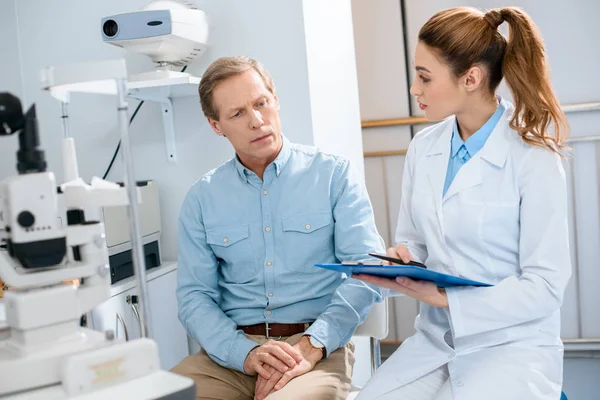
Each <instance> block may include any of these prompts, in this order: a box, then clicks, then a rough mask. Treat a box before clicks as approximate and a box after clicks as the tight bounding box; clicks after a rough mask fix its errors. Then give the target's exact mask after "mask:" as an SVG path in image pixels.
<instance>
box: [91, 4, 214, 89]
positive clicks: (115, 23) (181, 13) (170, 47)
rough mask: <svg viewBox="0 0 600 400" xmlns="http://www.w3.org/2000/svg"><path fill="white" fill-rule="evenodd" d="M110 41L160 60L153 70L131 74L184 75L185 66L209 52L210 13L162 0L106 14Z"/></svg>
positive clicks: (141, 77)
mask: <svg viewBox="0 0 600 400" xmlns="http://www.w3.org/2000/svg"><path fill="white" fill-rule="evenodd" d="M101 30H102V38H103V40H104V41H105V42H106V43H110V44H113V45H115V46H120V47H123V48H124V49H126V50H129V51H132V52H134V53H140V54H145V55H147V56H149V57H150V58H151V59H152V61H154V62H155V63H157V64H158V66H157V69H156V70H154V71H152V72H147V73H142V74H138V75H136V76H133V77H131V78H130V80H132V81H136V80H151V79H163V78H173V77H177V76H182V75H183V74H182V73H180V72H177V71H173V70H172V69H173V68H177V69H181V68H182V67H183V66H185V65H187V64H189V63H190V62H192V61H193V60H195V59H196V58H198V57H200V56H202V55H203V54H204V53H205V52H206V48H207V46H208V31H209V25H208V21H207V18H206V14H205V13H204V11H202V10H198V9H194V8H191V7H189V6H186V5H184V4H182V2H178V1H174V0H171V1H168V0H159V1H154V2H152V3H150V4H149V5H148V6H146V7H145V8H144V9H143V10H142V11H137V12H131V13H126V14H119V15H112V16H110V17H106V18H102V23H101Z"/></svg>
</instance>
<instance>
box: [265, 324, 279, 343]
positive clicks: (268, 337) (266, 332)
mask: <svg viewBox="0 0 600 400" xmlns="http://www.w3.org/2000/svg"><path fill="white" fill-rule="evenodd" d="M269 332H271V326H270V324H269V323H268V322H265V337H266V338H267V339H269V340H276V341H279V340H281V336H279V337H277V338H274V337H271V335H270V333H269Z"/></svg>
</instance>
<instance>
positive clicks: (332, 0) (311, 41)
mask: <svg viewBox="0 0 600 400" xmlns="http://www.w3.org/2000/svg"><path fill="white" fill-rule="evenodd" d="M303 3H304V8H303V11H304V28H305V34H306V50H307V51H306V53H307V66H308V76H309V87H310V93H311V98H310V102H311V112H312V130H313V134H314V138H315V145H316V146H318V147H319V148H321V149H323V151H327V152H330V153H334V154H340V155H343V156H345V157H347V158H349V159H350V160H351V162H352V164H353V167H354V168H355V169H357V170H358V171H359V173H360V174H361V175H364V163H363V146H362V141H361V140H360V137H361V130H360V114H359V103H358V82H357V77H356V61H355V60H356V56H355V53H354V38H353V28H352V8H351V3H350V2H349V1H348V0H328V1H327V2H323V1H321V0H308V1H304V2H303ZM356 138H358V140H356Z"/></svg>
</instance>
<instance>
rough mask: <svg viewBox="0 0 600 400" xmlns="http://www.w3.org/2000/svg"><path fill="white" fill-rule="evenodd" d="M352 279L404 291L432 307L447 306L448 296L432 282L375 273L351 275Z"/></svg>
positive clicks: (400, 291)
mask: <svg viewBox="0 0 600 400" xmlns="http://www.w3.org/2000/svg"><path fill="white" fill-rule="evenodd" d="M352 277H353V278H354V279H358V280H361V281H363V282H366V283H370V284H371V285H375V286H381V287H384V288H388V289H392V290H395V291H396V292H399V293H404V294H405V295H407V296H410V297H412V298H414V299H417V300H419V301H422V302H423V303H427V304H429V305H432V306H434V307H443V308H448V296H447V295H446V290H445V289H443V288H440V287H437V285H436V284H435V283H433V282H429V281H415V280H413V279H410V278H406V277H398V278H396V279H389V278H383V277H380V276H375V275H365V274H357V275H352Z"/></svg>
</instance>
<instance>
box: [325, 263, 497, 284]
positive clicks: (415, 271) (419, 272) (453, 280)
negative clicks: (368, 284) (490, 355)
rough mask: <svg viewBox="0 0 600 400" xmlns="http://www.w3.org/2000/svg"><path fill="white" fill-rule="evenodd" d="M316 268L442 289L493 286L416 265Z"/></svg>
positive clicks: (327, 266) (346, 264)
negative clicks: (417, 282)
mask: <svg viewBox="0 0 600 400" xmlns="http://www.w3.org/2000/svg"><path fill="white" fill-rule="evenodd" d="M315 266H316V267H319V268H324V269H328V270H332V271H337V272H343V273H345V274H347V275H348V276H351V275H352V274H367V275H375V276H381V277H385V278H396V277H398V276H405V277H407V278H411V279H417V280H423V281H430V282H433V283H435V284H436V285H437V286H438V287H442V288H447V287H453V286H477V287H489V286H493V285H490V284H489V283H484V282H478V281H474V280H471V279H466V278H461V277H458V276H453V275H448V274H444V273H442V272H436V271H432V270H430V269H426V268H423V267H419V266H415V265H382V263H381V262H380V261H376V262H372V261H371V262H369V261H363V262H361V261H358V262H344V263H342V264H315Z"/></svg>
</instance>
